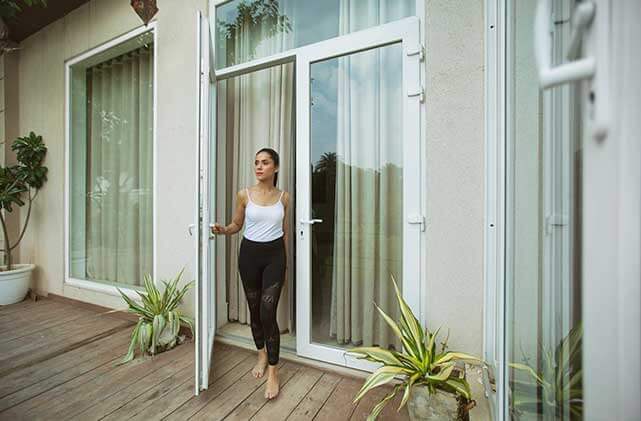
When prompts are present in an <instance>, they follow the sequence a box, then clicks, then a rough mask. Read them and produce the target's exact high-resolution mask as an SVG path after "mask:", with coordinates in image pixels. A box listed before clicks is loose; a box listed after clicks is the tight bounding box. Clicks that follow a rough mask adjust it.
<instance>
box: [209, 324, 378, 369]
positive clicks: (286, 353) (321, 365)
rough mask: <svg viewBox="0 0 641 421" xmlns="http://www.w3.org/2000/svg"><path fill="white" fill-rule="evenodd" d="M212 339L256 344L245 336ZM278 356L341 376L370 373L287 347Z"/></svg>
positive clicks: (238, 344) (243, 345)
mask: <svg viewBox="0 0 641 421" xmlns="http://www.w3.org/2000/svg"><path fill="white" fill-rule="evenodd" d="M214 341H215V342H219V343H221V344H226V345H232V346H236V347H238V348H244V349H248V350H250V351H255V350H256V346H255V345H254V343H253V342H251V341H248V340H247V339H246V338H241V337H230V336H221V335H216V337H215V339H214ZM214 352H215V351H214ZM280 356H281V358H283V359H284V360H287V361H292V362H295V363H297V364H301V365H305V366H308V367H313V368H317V369H320V370H323V371H329V372H333V373H336V374H339V375H341V376H348V377H353V378H357V379H364V378H366V377H367V376H369V375H370V374H371V373H370V372H369V371H364V370H357V369H355V368H349V367H343V366H340V365H336V364H332V363H327V362H323V361H318V360H314V359H312V358H306V357H301V356H300V355H298V354H296V351H294V350H292V349H288V348H282V347H281V349H280Z"/></svg>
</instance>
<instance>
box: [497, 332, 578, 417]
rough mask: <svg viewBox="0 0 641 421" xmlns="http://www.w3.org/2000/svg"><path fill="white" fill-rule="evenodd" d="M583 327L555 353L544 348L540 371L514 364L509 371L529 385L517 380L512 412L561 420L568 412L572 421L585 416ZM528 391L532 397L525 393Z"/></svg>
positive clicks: (567, 338) (562, 343)
mask: <svg viewBox="0 0 641 421" xmlns="http://www.w3.org/2000/svg"><path fill="white" fill-rule="evenodd" d="M582 342H583V327H582V325H581V323H579V324H578V325H577V326H575V327H574V328H572V329H571V330H570V331H569V332H568V334H567V335H566V336H565V337H564V338H563V339H561V341H559V343H558V344H557V346H556V348H555V349H554V351H552V349H551V348H543V347H542V348H541V356H542V358H541V368H540V369H539V370H535V369H534V368H532V367H531V366H530V365H528V364H520V363H511V364H509V366H510V367H512V368H514V369H516V370H519V371H522V372H524V373H526V374H527V381H518V380H514V381H513V383H514V389H513V391H512V401H513V410H514V411H515V412H516V414H520V413H524V412H525V413H541V412H543V413H551V414H554V415H555V416H557V417H561V416H562V414H563V412H564V411H565V410H568V411H569V413H570V415H571V417H570V418H571V419H581V418H582V416H583V370H582V368H581V366H582V365H581V349H582ZM523 389H529V390H530V391H531V393H524V392H523V391H522V390H523Z"/></svg>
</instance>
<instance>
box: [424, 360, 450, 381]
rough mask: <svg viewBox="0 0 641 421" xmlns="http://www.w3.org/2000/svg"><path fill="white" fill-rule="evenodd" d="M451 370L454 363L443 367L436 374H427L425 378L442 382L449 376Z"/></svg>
mask: <svg viewBox="0 0 641 421" xmlns="http://www.w3.org/2000/svg"><path fill="white" fill-rule="evenodd" d="M452 371H454V364H452V365H450V366H447V367H445V368H443V369H442V370H441V371H439V372H438V373H436V374H428V375H427V378H428V379H430V380H434V381H436V382H444V381H445V380H447V379H449V378H450V375H451V374H452Z"/></svg>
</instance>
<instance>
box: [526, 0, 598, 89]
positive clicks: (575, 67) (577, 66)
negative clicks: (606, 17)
mask: <svg viewBox="0 0 641 421" xmlns="http://www.w3.org/2000/svg"><path fill="white" fill-rule="evenodd" d="M594 10H595V7H594V3H592V2H590V1H588V2H584V3H581V4H579V5H577V6H576V11H575V19H574V27H575V30H574V32H573V33H572V40H571V43H570V44H571V45H570V49H569V50H570V51H569V53H570V54H569V55H570V56H574V55H576V52H577V51H578V44H579V43H580V40H581V38H582V35H583V33H584V32H585V31H586V28H587V27H588V26H589V25H590V23H591V22H592V19H593V17H594ZM551 48H552V47H551V45H550V0H539V3H538V5H537V8H536V17H535V19H534V55H535V56H536V63H537V67H538V69H537V70H538V73H539V82H540V84H541V87H542V88H543V89H547V88H551V87H553V86H556V85H561V84H563V83H568V82H572V81H576V80H581V79H588V78H592V77H593V76H594V73H595V71H596V62H595V60H594V57H591V56H589V57H585V58H582V59H578V60H574V61H571V62H569V63H565V64H561V65H559V66H556V67H552V66H551V64H550V50H551Z"/></svg>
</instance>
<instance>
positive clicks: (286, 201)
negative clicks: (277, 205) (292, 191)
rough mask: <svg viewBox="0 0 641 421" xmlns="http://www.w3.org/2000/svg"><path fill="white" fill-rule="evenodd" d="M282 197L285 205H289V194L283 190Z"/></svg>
mask: <svg viewBox="0 0 641 421" xmlns="http://www.w3.org/2000/svg"><path fill="white" fill-rule="evenodd" d="M280 197H281V198H282V202H283V203H284V204H285V205H287V204H288V203H289V193H288V192H286V191H285V190H281V192H280Z"/></svg>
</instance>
